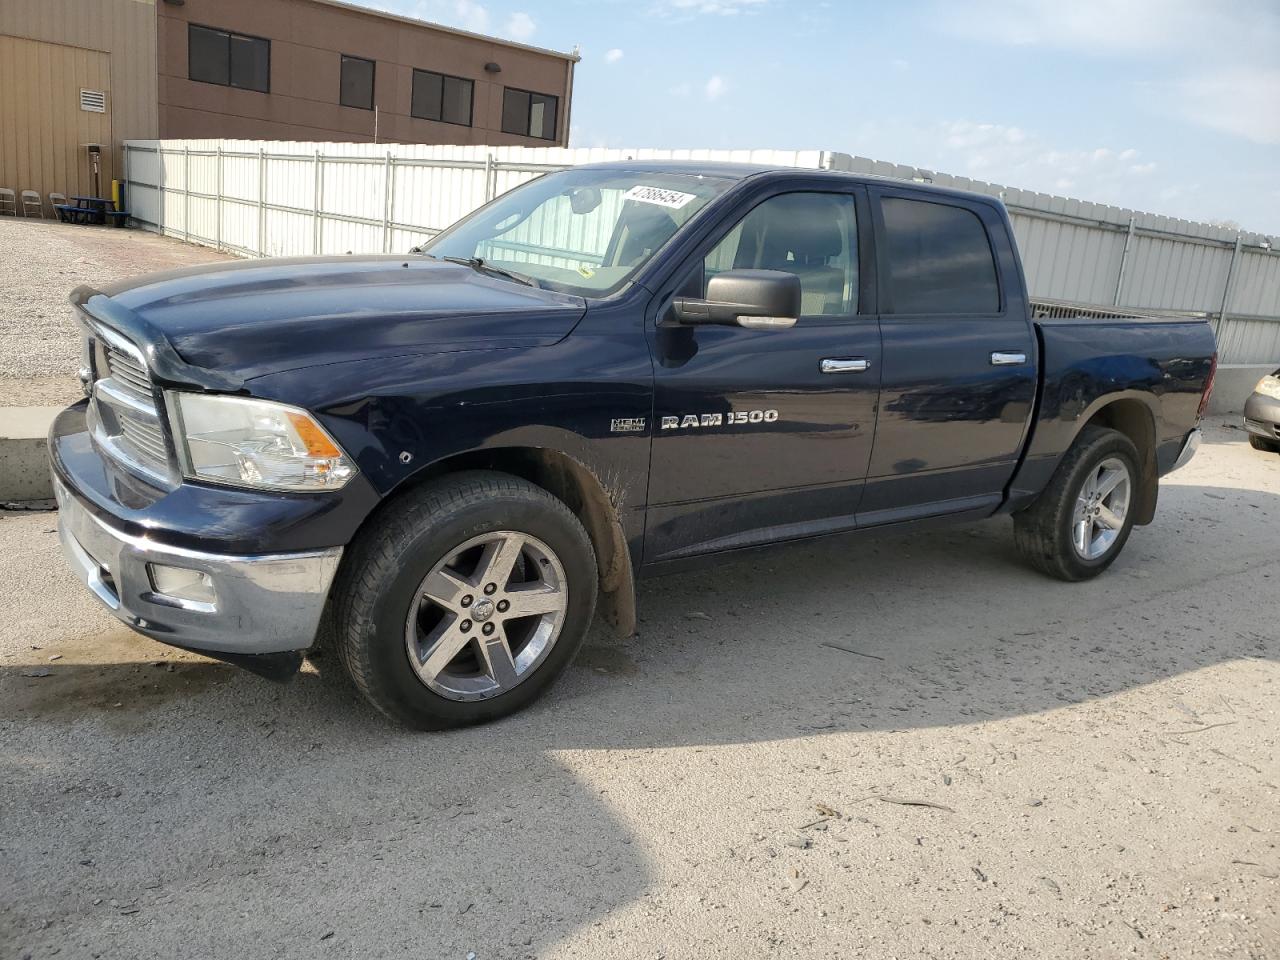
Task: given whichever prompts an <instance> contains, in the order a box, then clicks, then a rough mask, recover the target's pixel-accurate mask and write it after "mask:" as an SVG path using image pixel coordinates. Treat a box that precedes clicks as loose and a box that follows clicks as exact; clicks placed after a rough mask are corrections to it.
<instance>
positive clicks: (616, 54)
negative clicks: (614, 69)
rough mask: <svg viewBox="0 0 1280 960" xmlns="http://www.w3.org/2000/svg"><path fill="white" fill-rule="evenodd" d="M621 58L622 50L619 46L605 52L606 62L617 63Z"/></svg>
mask: <svg viewBox="0 0 1280 960" xmlns="http://www.w3.org/2000/svg"><path fill="white" fill-rule="evenodd" d="M621 59H622V51H621V50H619V49H618V48H617V47H614V48H613V49H612V50H606V51H605V52H604V62H605V63H617V62H618V61H619V60H621Z"/></svg>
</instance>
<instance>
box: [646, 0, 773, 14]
mask: <svg viewBox="0 0 1280 960" xmlns="http://www.w3.org/2000/svg"><path fill="white" fill-rule="evenodd" d="M767 3H769V0H657V3H656V4H655V5H654V7H653V12H654V13H656V14H658V16H663V17H691V16H697V15H699V14H710V15H712V16H720V17H736V16H738V15H739V14H742V13H753V12H755V11H757V10H759V9H760V8H761V7H763V6H765V5H766V4H767Z"/></svg>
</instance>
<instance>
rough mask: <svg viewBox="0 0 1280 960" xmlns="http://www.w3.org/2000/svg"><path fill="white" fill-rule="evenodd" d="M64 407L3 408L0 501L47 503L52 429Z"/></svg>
mask: <svg viewBox="0 0 1280 960" xmlns="http://www.w3.org/2000/svg"><path fill="white" fill-rule="evenodd" d="M63 409H64V408H63V407H0V502H10V501H21V500H47V499H49V498H50V497H52V496H53V483H52V480H51V479H50V477H49V450H48V438H49V427H50V426H51V425H52V424H53V420H54V417H56V416H57V415H58V414H59V413H61V412H62V411H63Z"/></svg>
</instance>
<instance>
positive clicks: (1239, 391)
mask: <svg viewBox="0 0 1280 960" xmlns="http://www.w3.org/2000/svg"><path fill="white" fill-rule="evenodd" d="M1274 369H1276V364H1274V363H1262V364H1257V363H1223V364H1219V366H1218V374H1217V376H1216V377H1215V378H1214V381H1213V396H1211V397H1210V398H1209V411H1208V412H1209V413H1211V414H1231V413H1237V414H1242V413H1244V402H1245V401H1246V400H1248V399H1249V394H1251V393H1253V388H1254V387H1256V386H1257V385H1258V381H1259V380H1261V379H1262V378H1263V377H1265V376H1266V375H1267V374H1268V373H1270V372H1271V371H1272V370H1274Z"/></svg>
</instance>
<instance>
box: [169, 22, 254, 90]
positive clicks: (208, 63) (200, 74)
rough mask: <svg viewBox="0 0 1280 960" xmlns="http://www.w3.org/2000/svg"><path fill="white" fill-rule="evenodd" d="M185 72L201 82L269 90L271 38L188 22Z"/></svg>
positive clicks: (246, 88) (245, 88)
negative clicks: (265, 38) (248, 35)
mask: <svg viewBox="0 0 1280 960" xmlns="http://www.w3.org/2000/svg"><path fill="white" fill-rule="evenodd" d="M187 76H189V77H190V78H191V79H192V80H199V81H200V82H202V83H217V84H221V85H222V86H224V87H239V88H241V89H243V90H257V91H259V92H260V93H269V92H270V91H271V41H270V40H263V39H262V38H260V37H246V36H242V35H241V34H238V33H229V32H227V31H226V30H214V29H212V28H211V27H198V26H196V25H195V24H194V23H193V24H189V25H188V27H187Z"/></svg>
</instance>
